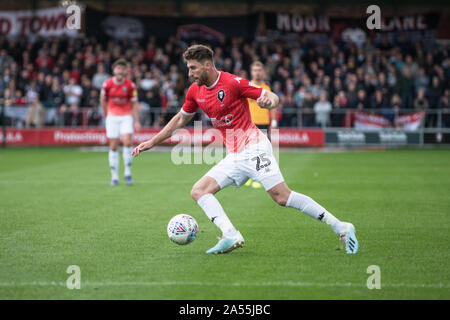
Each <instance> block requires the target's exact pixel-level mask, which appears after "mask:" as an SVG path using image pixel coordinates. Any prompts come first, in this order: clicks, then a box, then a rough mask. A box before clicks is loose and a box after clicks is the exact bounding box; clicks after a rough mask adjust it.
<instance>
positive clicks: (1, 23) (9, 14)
mask: <svg viewBox="0 0 450 320" xmlns="http://www.w3.org/2000/svg"><path fill="white" fill-rule="evenodd" d="M78 8H80V12H79V13H80V19H81V12H82V9H83V8H82V7H78ZM66 10H67V9H66V8H65V7H57V8H48V9H38V10H35V11H32V10H21V11H0V35H3V36H23V35H39V36H42V37H48V36H61V35H63V34H65V35H68V36H76V35H77V34H78V32H79V30H77V29H69V28H67V19H68V17H69V14H67V13H66Z"/></svg>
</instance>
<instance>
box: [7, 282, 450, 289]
mask: <svg viewBox="0 0 450 320" xmlns="http://www.w3.org/2000/svg"><path fill="white" fill-rule="evenodd" d="M180 285H181V286H218V287H350V288H351V287H353V288H366V285H365V284H362V283H354V282H336V283H326V282H294V281H279V282H260V283H258V282H248V283H245V282H230V283H214V282H201V281H190V282H183V281H154V282H147V281H143V282H137V281H120V282H114V281H106V282H88V281H85V282H83V281H82V282H81V287H116V286H144V287H159V286H161V287H164V286H180ZM32 286H41V287H49V286H58V287H65V286H66V283H65V282H57V281H34V282H0V287H32ZM381 287H382V288H383V287H390V288H432V289H449V288H450V284H447V283H431V284H408V283H382V284H381Z"/></svg>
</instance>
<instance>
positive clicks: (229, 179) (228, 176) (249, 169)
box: [205, 135, 284, 191]
mask: <svg viewBox="0 0 450 320" xmlns="http://www.w3.org/2000/svg"><path fill="white" fill-rule="evenodd" d="M205 175H206V176H209V177H211V178H213V179H215V180H216V181H217V183H218V184H219V186H220V188H221V189H223V188H225V187H227V186H229V185H233V186H234V187H237V188H239V187H240V186H242V185H243V184H244V183H245V182H246V181H247V180H248V179H249V178H250V179H252V180H253V181H259V182H261V184H262V185H263V187H264V189H265V190H266V191H267V190H270V189H271V188H273V187H274V186H276V185H277V184H279V183H281V182H283V181H284V178H283V175H282V174H281V172H280V168H279V167H278V163H277V161H276V159H275V157H274V155H273V149H272V144H271V143H270V141H269V139H267V137H266V136H265V135H264V136H263V138H260V140H259V142H258V143H254V144H251V145H248V146H246V147H245V148H244V149H243V150H242V151H241V152H240V153H229V154H227V155H226V157H225V158H224V159H222V160H221V161H220V162H219V163H218V164H217V165H215V166H214V167H212V168H211V169H210V170H209V171H208V172H207V173H206V174H205Z"/></svg>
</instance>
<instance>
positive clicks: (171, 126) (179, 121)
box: [131, 111, 194, 157]
mask: <svg viewBox="0 0 450 320" xmlns="http://www.w3.org/2000/svg"><path fill="white" fill-rule="evenodd" d="M193 116H194V115H186V114H184V113H182V112H181V111H180V112H178V113H177V114H176V115H175V116H174V117H173V118H172V119H170V121H169V122H168V123H167V124H166V125H165V126H164V128H162V130H161V131H160V132H158V134H157V135H156V136H154V137H153V138H152V139H150V140H148V141H145V142H142V143H141V144H140V145H138V146H137V147H136V148H134V150H133V152H132V153H131V154H132V155H133V156H134V157H137V156H138V155H139V154H140V153H141V152H142V151H145V150H149V149H151V148H153V147H154V146H156V145H158V144H160V143H161V142H163V141H164V140H166V139H167V138H170V137H171V136H172V134H173V132H174V131H175V130H177V129H180V128H182V127H184V126H185V125H186V124H188V122H189V121H191V119H192V117H193Z"/></svg>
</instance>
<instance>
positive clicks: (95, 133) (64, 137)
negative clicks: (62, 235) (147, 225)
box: [0, 128, 325, 147]
mask: <svg viewBox="0 0 450 320" xmlns="http://www.w3.org/2000/svg"><path fill="white" fill-rule="evenodd" d="M160 130H161V129H156V128H150V129H142V130H141V131H139V132H136V133H135V134H134V135H133V142H134V143H135V144H138V143H141V142H143V141H145V140H148V139H151V138H152V137H154V136H155V135H156V134H157V133H158V132H159V131H160ZM211 130H213V129H203V130H201V137H198V134H197V132H196V131H195V130H194V128H186V129H181V130H180V131H178V133H176V134H175V135H174V136H172V137H171V138H169V139H168V140H166V141H165V144H166V145H175V144H179V143H183V144H184V143H187V142H189V143H191V144H194V143H197V144H200V143H201V144H202V145H209V144H218V145H222V141H221V140H220V141H216V140H215V138H214V135H213V132H212V131H211ZM3 138H5V139H4V141H6V144H7V145H11V146H52V145H55V146H56V145H59V146H64V145H105V144H106V143H107V138H106V133H105V130H104V129H99V128H73V129H72V128H51V129H49V128H44V129H17V128H7V129H6V130H5V134H3V133H2V134H0V139H1V140H3ZM200 139H201V140H200ZM278 140H279V145H280V146H281V147H301V146H307V147H320V146H323V145H324V144H325V134H324V131H323V130H321V129H280V130H279V132H278Z"/></svg>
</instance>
